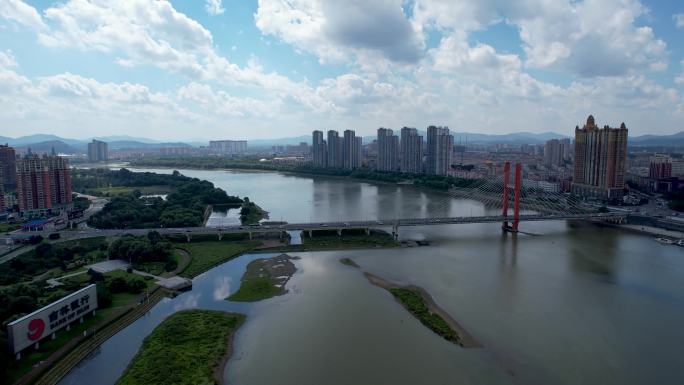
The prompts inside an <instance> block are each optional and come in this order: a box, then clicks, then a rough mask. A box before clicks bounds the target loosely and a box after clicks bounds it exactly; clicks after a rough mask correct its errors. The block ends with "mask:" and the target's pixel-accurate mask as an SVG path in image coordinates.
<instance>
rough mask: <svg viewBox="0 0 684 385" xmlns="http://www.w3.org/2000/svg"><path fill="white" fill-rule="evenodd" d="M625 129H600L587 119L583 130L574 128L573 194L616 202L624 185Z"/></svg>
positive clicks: (607, 127) (606, 127)
mask: <svg viewBox="0 0 684 385" xmlns="http://www.w3.org/2000/svg"><path fill="white" fill-rule="evenodd" d="M627 134H628V131H627V127H626V126H625V124H624V123H622V125H621V126H620V128H610V127H609V126H605V127H603V128H599V127H598V126H597V125H596V123H595V121H594V117H593V116H591V115H589V118H588V119H587V123H586V124H585V125H584V127H582V128H579V127H575V168H574V173H573V175H574V177H573V187H572V190H573V192H574V193H577V194H580V195H585V196H587V195H588V196H599V197H608V198H619V197H621V196H622V191H623V188H624V184H625V166H626V158H627Z"/></svg>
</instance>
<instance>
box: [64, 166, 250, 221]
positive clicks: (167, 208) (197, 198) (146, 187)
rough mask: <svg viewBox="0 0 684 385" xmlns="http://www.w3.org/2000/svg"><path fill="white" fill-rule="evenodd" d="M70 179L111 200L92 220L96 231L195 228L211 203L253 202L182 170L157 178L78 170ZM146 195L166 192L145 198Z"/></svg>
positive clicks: (78, 187)
mask: <svg viewBox="0 0 684 385" xmlns="http://www.w3.org/2000/svg"><path fill="white" fill-rule="evenodd" d="M72 181H73V188H74V191H77V192H81V193H85V194H90V195H99V196H110V197H111V198H110V200H109V202H107V204H105V206H104V207H103V208H102V210H101V211H99V212H98V213H96V214H95V215H93V216H92V217H90V219H89V220H88V224H89V225H90V226H92V227H95V228H106V229H134V228H159V227H167V228H168V227H197V226H201V225H202V224H203V223H204V221H205V214H206V210H207V207H209V206H211V205H232V206H234V207H239V206H242V205H244V204H245V202H249V199H248V198H246V197H245V199H242V198H239V197H236V196H230V195H228V194H227V193H226V192H225V191H223V190H222V189H220V188H216V187H214V184H213V183H211V182H209V181H206V180H200V179H197V178H190V177H187V176H184V175H182V174H181V173H180V172H178V171H174V172H173V173H171V174H156V173H151V172H142V173H140V172H132V171H129V170H127V169H125V168H122V169H120V170H108V169H74V171H73V175H72ZM143 191H145V192H147V193H150V192H158V193H159V192H164V193H166V194H163V195H164V196H163V197H162V196H159V195H151V196H146V195H145V194H144V193H143ZM250 203H251V202H250ZM255 207H256V205H255ZM259 211H261V210H259Z"/></svg>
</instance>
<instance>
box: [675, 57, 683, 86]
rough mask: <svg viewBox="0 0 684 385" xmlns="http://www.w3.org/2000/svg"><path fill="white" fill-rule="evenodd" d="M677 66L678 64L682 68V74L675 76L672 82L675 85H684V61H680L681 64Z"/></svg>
mask: <svg viewBox="0 0 684 385" xmlns="http://www.w3.org/2000/svg"><path fill="white" fill-rule="evenodd" d="M679 64H680V65H681V67H682V73H681V74H679V76H677V77H676V78H675V80H674V81H675V83H677V84H684V60H682V61H681V62H679Z"/></svg>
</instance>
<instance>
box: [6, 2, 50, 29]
mask: <svg viewBox="0 0 684 385" xmlns="http://www.w3.org/2000/svg"><path fill="white" fill-rule="evenodd" d="M0 18H3V19H6V20H11V21H13V22H16V23H18V24H21V25H23V26H26V27H29V28H33V29H36V30H42V29H44V28H45V24H44V23H43V20H42V19H41V17H40V14H39V13H38V11H36V9H35V8H33V7H32V6H30V5H28V4H26V3H24V2H23V1H21V0H0Z"/></svg>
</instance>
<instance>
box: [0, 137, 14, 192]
mask: <svg viewBox="0 0 684 385" xmlns="http://www.w3.org/2000/svg"><path fill="white" fill-rule="evenodd" d="M16 162H17V155H16V153H15V152H14V148H12V147H10V146H8V145H4V146H3V145H0V168H2V177H0V184H2V185H3V186H4V188H5V191H9V190H14V189H16V188H17V171H16V170H17V163H16Z"/></svg>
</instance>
